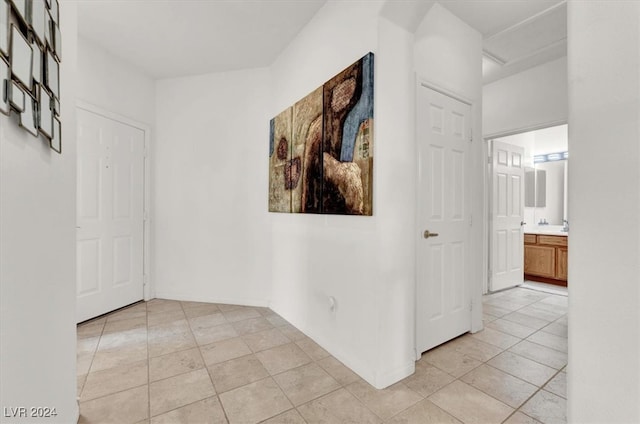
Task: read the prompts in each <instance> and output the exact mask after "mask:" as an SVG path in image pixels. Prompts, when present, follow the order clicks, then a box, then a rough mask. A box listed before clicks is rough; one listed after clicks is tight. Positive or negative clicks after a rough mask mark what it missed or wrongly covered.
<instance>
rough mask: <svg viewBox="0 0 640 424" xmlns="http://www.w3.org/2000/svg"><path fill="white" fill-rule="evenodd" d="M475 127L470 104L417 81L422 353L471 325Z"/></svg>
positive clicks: (418, 308)
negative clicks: (471, 166)
mask: <svg viewBox="0 0 640 424" xmlns="http://www.w3.org/2000/svg"><path fill="white" fill-rule="evenodd" d="M471 127H472V125H471V106H470V105H468V104H466V103H463V102H461V101H458V100H456V99H454V98H452V97H449V96H446V95H444V94H441V93H440V92H437V91H435V90H432V89H430V88H427V87H425V86H422V85H420V86H419V88H418V93H417V134H416V135H417V141H418V153H419V158H420V159H419V170H418V175H419V177H418V178H419V180H418V190H419V195H418V225H419V233H420V234H419V240H418V242H417V258H416V259H417V296H416V300H417V304H416V332H417V333H416V350H417V352H416V353H417V354H418V355H419V354H420V353H421V352H424V351H426V350H429V349H431V348H433V347H435V346H438V345H440V344H442V343H444V342H446V341H448V340H451V339H453V338H454V337H457V336H459V335H460V334H463V333H466V332H467V331H469V330H470V329H471V297H470V279H469V277H470V275H469V272H470V271H469V270H470V267H469V264H470V254H469V242H470V225H471V214H470V191H469V188H470V184H469V175H470V173H469V150H470V143H471ZM426 231H429V233H428V234H427V233H425V232H426ZM433 233H435V234H437V235H435V234H433Z"/></svg>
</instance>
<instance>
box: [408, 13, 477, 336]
mask: <svg viewBox="0 0 640 424" xmlns="http://www.w3.org/2000/svg"><path fill="white" fill-rule="evenodd" d="M414 54H415V70H416V74H417V76H418V78H419V79H421V80H425V81H427V82H429V83H431V84H434V85H436V86H438V87H440V88H443V89H445V90H448V91H450V92H452V93H454V94H455V95H457V96H460V97H462V98H464V99H466V100H467V101H469V102H471V103H472V107H471V116H472V125H473V128H472V135H473V140H474V141H473V142H472V143H471V148H470V160H469V165H470V167H471V169H470V170H469V172H470V174H471V175H470V181H471V182H472V184H473V185H472V188H471V193H472V198H471V215H472V216H473V222H474V223H475V225H473V226H472V228H471V234H472V240H471V248H470V252H472V255H473V256H472V259H471V261H472V264H471V270H470V276H471V277H470V278H471V280H472V281H471V284H472V289H473V291H472V302H473V303H474V305H478V307H474V311H473V323H472V330H473V331H478V330H480V329H482V317H481V312H482V311H481V307H480V304H481V301H482V298H481V295H482V286H483V279H484V278H485V277H484V276H485V275H486V272H483V269H486V268H484V267H483V253H482V252H483V251H484V250H485V249H486V248H485V247H483V242H482V240H483V222H484V221H485V220H486V218H485V217H484V213H483V210H484V198H483V196H484V195H483V191H482V183H481V182H482V181H483V179H484V173H485V164H484V160H483V158H484V156H483V142H482V113H483V112H482V36H481V34H480V33H479V32H478V31H476V30H475V29H473V28H471V27H470V26H469V25H467V24H466V23H464V22H463V21H462V20H460V19H459V18H457V17H456V16H455V15H453V14H452V13H451V12H449V11H448V10H447V9H445V8H444V7H442V6H441V5H440V4H435V5H434V6H433V7H432V8H431V10H430V11H429V12H428V13H427V15H426V17H425V19H424V20H423V21H422V23H421V24H420V25H419V26H418V29H417V30H416V34H415V47H414Z"/></svg>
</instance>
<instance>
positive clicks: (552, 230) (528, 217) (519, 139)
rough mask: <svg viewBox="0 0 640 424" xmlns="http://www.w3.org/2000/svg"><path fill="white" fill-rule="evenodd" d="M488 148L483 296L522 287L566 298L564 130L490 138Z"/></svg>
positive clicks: (561, 128)
mask: <svg viewBox="0 0 640 424" xmlns="http://www.w3.org/2000/svg"><path fill="white" fill-rule="evenodd" d="M488 149H489V152H490V160H489V161H488V165H487V166H488V171H487V173H488V176H489V181H490V184H489V191H488V193H489V198H488V199H487V205H489V217H490V218H489V235H490V236H489V270H488V275H489V281H488V287H487V289H488V290H487V292H496V291H500V290H504V289H507V288H511V287H516V286H520V285H522V284H525V285H526V286H527V287H529V288H533V289H544V290H555V291H557V292H560V293H564V294H566V289H564V290H563V289H562V288H566V287H567V282H568V276H567V256H568V235H569V211H568V207H567V206H568V202H567V196H568V181H567V172H568V166H569V165H568V162H569V161H568V158H569V152H568V128H567V125H566V124H564V125H556V126H551V127H547V128H542V129H538V130H534V131H526V132H521V133H517V134H512V135H508V136H504V137H493V138H492V139H490V140H488ZM548 285H552V287H547V286H548Z"/></svg>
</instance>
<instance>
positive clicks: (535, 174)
mask: <svg viewBox="0 0 640 424" xmlns="http://www.w3.org/2000/svg"><path fill="white" fill-rule="evenodd" d="M546 188H547V185H546V171H544V170H541V169H535V168H530V167H528V166H526V167H525V168H524V207H525V208H535V207H544V206H546V201H547V196H546V193H547V191H546Z"/></svg>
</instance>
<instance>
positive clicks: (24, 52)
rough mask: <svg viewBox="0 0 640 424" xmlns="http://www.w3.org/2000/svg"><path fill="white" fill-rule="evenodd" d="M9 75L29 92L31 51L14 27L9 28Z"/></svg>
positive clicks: (25, 40) (27, 43)
mask: <svg viewBox="0 0 640 424" xmlns="http://www.w3.org/2000/svg"><path fill="white" fill-rule="evenodd" d="M10 55H11V56H10V57H11V73H12V74H13V76H14V77H16V78H17V79H18V80H19V81H20V82H21V83H23V84H24V86H25V87H27V90H31V74H32V71H31V66H32V56H33V51H32V50H31V45H29V42H27V39H26V38H24V36H23V35H22V33H20V31H19V30H18V28H16V27H15V26H13V25H12V26H11V53H10Z"/></svg>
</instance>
